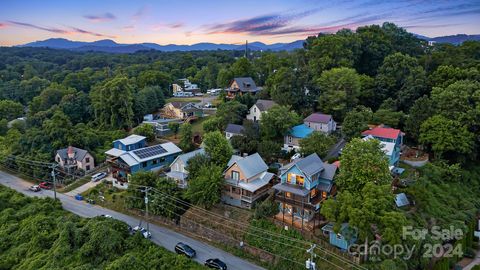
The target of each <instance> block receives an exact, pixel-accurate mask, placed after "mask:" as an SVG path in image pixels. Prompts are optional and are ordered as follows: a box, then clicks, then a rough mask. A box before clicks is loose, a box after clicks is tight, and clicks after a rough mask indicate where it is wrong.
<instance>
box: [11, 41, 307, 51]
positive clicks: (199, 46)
mask: <svg viewBox="0 0 480 270" xmlns="http://www.w3.org/2000/svg"><path fill="white" fill-rule="evenodd" d="M302 46H303V40H297V41H294V42H290V43H274V44H269V45H268V44H265V43H262V42H252V43H248V49H249V50H253V51H260V50H264V51H267V50H271V51H284V50H285V51H291V50H295V49H299V48H302ZM19 47H48V48H53V49H67V50H73V51H100V52H110V53H133V52H136V51H141V50H158V51H164V52H172V51H206V50H245V44H242V45H238V44H215V43H206V42H205V43H196V44H192V45H176V44H169V45H159V44H156V43H138V44H120V43H116V42H115V41H113V40H110V39H103V40H97V41H93V42H83V41H72V40H68V39H64V38H50V39H46V40H42V41H35V42H31V43H27V44H24V45H19Z"/></svg>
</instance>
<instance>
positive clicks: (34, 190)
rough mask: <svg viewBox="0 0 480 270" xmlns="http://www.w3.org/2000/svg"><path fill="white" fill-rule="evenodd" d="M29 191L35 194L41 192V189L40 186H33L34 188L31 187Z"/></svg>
mask: <svg viewBox="0 0 480 270" xmlns="http://www.w3.org/2000/svg"><path fill="white" fill-rule="evenodd" d="M28 189H29V190H31V191H33V192H39V191H40V190H41V188H40V187H39V186H38V185H33V186H31V187H29V188H28Z"/></svg>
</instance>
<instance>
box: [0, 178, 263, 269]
mask: <svg viewBox="0 0 480 270" xmlns="http://www.w3.org/2000/svg"><path fill="white" fill-rule="evenodd" d="M99 182H100V181H99ZM0 184H1V185H4V186H7V187H9V188H12V189H14V190H16V191H18V192H20V193H22V194H25V195H26V196H29V197H42V198H44V197H53V191H51V190H42V191H40V192H32V191H29V190H28V188H29V186H31V185H32V184H31V183H29V182H27V181H25V180H23V179H21V178H19V177H17V176H15V175H12V174H9V173H6V172H3V171H0ZM57 198H58V199H59V200H60V201H61V202H62V207H63V209H65V210H67V211H69V212H72V213H74V214H76V215H79V216H81V217H87V218H89V217H95V216H99V215H102V214H105V215H110V216H112V217H113V218H115V219H118V220H121V221H124V222H126V223H127V224H129V225H130V226H132V227H133V226H137V225H138V224H139V223H140V220H139V219H137V218H135V217H132V216H128V215H125V214H122V213H119V212H116V211H113V210H110V209H106V208H103V207H100V206H98V205H90V204H87V203H86V202H84V201H77V200H75V199H74V198H73V197H71V196H67V195H66V194H61V193H57ZM150 231H151V232H152V239H151V240H152V241H153V242H154V243H155V244H157V245H160V246H163V247H164V248H166V249H168V250H170V251H172V252H173V251H174V247H175V245H176V244H177V243H178V242H184V243H187V244H188V245H190V246H191V247H192V248H193V249H195V250H196V251H197V256H196V257H195V259H194V260H195V261H197V262H198V263H200V264H203V263H204V262H205V261H206V260H207V259H209V258H219V259H220V260H222V261H224V262H225V263H226V264H227V266H228V269H229V270H243V269H249V270H250V269H251V270H257V269H259V270H260V269H263V268H261V267H260V266H257V265H255V264H253V263H251V262H249V261H246V260H243V259H241V258H239V257H236V256H234V255H232V254H230V253H228V252H225V251H223V250H221V249H218V248H216V247H213V246H210V245H208V244H206V243H203V242H201V241H198V240H195V239H193V238H190V237H187V236H185V235H183V234H180V233H178V232H175V231H173V230H170V229H167V228H164V227H161V226H158V225H155V224H151V225H150Z"/></svg>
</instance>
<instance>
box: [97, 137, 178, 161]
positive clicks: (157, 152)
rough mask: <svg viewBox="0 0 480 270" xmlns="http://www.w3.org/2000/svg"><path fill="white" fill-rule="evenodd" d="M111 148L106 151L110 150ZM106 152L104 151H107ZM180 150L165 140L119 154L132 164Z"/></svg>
mask: <svg viewBox="0 0 480 270" xmlns="http://www.w3.org/2000/svg"><path fill="white" fill-rule="evenodd" d="M111 151H112V149H110V150H108V151H107V152H111ZM107 152H106V153H107ZM180 152H182V150H181V149H180V148H178V146H176V145H175V144H174V143H172V142H166V143H162V144H157V145H152V146H149V147H144V148H140V149H136V150H133V151H128V152H125V153H123V154H122V155H120V156H119V158H120V159H121V160H123V161H124V162H125V163H127V164H128V166H134V165H137V164H140V163H141V162H144V161H148V160H152V159H156V158H160V157H163V156H168V155H171V154H176V153H180Z"/></svg>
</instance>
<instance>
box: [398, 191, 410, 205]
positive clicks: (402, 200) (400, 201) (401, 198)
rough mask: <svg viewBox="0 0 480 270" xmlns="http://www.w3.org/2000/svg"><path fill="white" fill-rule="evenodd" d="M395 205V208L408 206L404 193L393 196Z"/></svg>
mask: <svg viewBox="0 0 480 270" xmlns="http://www.w3.org/2000/svg"><path fill="white" fill-rule="evenodd" d="M395 204H396V205H397V207H402V206H406V205H409V204H410V202H409V201H408V198H407V195H406V194H405V193H399V194H397V195H395Z"/></svg>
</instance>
